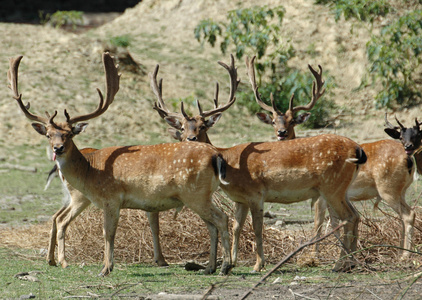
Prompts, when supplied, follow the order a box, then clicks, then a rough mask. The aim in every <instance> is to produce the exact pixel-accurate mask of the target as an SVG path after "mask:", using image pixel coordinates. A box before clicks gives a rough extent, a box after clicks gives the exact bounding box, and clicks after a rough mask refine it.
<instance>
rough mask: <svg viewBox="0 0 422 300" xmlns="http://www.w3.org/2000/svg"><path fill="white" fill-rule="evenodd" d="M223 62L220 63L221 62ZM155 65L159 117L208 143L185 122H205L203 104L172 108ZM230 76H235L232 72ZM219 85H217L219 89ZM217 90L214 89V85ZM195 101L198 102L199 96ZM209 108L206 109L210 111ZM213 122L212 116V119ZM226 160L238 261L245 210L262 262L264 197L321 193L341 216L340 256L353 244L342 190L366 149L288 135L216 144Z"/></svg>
mask: <svg viewBox="0 0 422 300" xmlns="http://www.w3.org/2000/svg"><path fill="white" fill-rule="evenodd" d="M220 64H221V63H220ZM229 70H231V71H229V73H230V74H236V73H237V72H236V68H235V67H234V59H233V57H231V65H230V67H229ZM157 71H158V67H157V68H156V69H155V71H154V73H153V74H152V75H151V86H152V89H153V91H154V93H155V95H156V98H157V100H158V103H156V104H155V106H154V109H156V110H157V111H158V113H159V115H160V116H161V117H162V118H166V117H168V116H172V117H173V118H177V119H178V120H177V123H176V122H168V120H167V119H166V121H167V122H168V123H169V125H170V126H172V127H173V128H174V129H176V130H178V131H179V134H177V135H173V137H177V138H178V139H179V140H182V141H185V140H190V141H195V142H206V143H210V140H209V138H208V136H207V132H206V131H207V129H208V128H209V127H207V126H206V125H205V126H197V125H196V126H193V128H192V127H190V126H187V125H186V124H188V121H189V120H194V119H195V120H198V119H199V120H201V124H208V123H207V120H206V118H205V117H204V113H203V111H202V109H201V106H200V105H198V108H199V115H198V116H196V117H190V116H188V115H187V114H186V113H184V112H183V106H182V115H178V114H175V113H172V112H170V111H169V110H168V109H167V108H166V106H165V103H164V101H163V98H162V79H160V80H159V81H157V78H156V76H157ZM233 77H234V76H233ZM233 77H232V76H231V80H230V81H231V85H230V97H229V101H228V102H227V104H226V105H224V106H223V107H222V108H225V109H227V108H228V106H229V104H230V105H231V103H232V102H233V101H234V92H235V89H236V87H237V84H236V85H235V83H237V82H238V80H237V79H234V78H233ZM217 90H218V89H217ZM216 95H218V92H217V91H216ZM217 99H218V96H215V100H214V111H216V112H215V113H216V114H217V113H221V110H219V111H217V107H218V101H217ZM198 103H199V102H198ZM212 115H213V114H212V111H210V112H209V113H207V114H206V116H207V117H210V118H211V116H212ZM211 123H213V122H211ZM217 149H218V151H219V152H220V153H221V155H222V156H223V158H224V160H225V161H226V163H227V166H226V180H227V181H228V182H230V184H229V185H221V188H222V190H223V191H224V192H225V193H226V194H227V195H228V196H229V198H230V199H231V200H233V201H234V202H235V223H234V227H233V232H234V238H233V243H232V259H233V262H234V263H236V261H237V256H238V244H239V238H240V232H241V229H242V227H243V225H244V222H245V220H246V216H247V213H248V210H250V211H251V214H252V223H253V228H254V233H255V239H256V245H257V247H256V248H257V258H256V264H255V266H254V271H260V270H261V269H262V268H263V266H264V263H265V259H264V251H263V240H262V226H263V206H264V203H265V202H276V203H286V204H287V203H293V202H298V201H304V200H307V199H309V198H312V197H320V196H321V197H323V198H324V199H325V200H326V201H327V203H328V205H329V206H330V207H331V208H332V210H333V213H334V214H335V215H336V216H338V218H339V219H340V220H342V221H344V222H345V227H344V232H345V234H344V239H343V243H344V246H345V247H344V249H342V251H341V254H340V255H341V257H342V256H343V255H346V256H347V254H348V253H349V252H350V251H354V250H355V249H356V241H357V240H356V238H357V235H358V220H359V216H358V215H357V213H356V211H355V209H354V208H353V206H352V205H351V204H350V203H349V201H348V199H347V197H346V191H347V188H348V187H349V185H350V184H351V182H352V181H353V179H354V178H355V176H356V174H357V172H358V169H359V166H360V165H361V164H363V163H365V161H366V156H365V152H364V151H362V148H361V147H360V146H359V145H357V144H356V143H355V142H353V141H351V140H350V139H348V138H345V137H341V136H337V135H321V136H318V137H312V138H306V139H297V140H291V141H286V142H285V143H278V142H269V143H245V144H240V145H237V146H234V147H231V148H217ZM353 265H354V261H353V259H351V258H347V259H344V260H339V261H338V263H337V264H336V266H335V267H334V270H336V271H343V270H348V269H350V268H351V267H352V266H353Z"/></svg>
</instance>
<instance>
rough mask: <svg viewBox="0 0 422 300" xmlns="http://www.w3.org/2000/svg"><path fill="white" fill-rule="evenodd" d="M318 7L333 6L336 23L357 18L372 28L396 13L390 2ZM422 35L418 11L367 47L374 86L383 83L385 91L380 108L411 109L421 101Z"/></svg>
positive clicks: (344, 1) (325, 0)
mask: <svg viewBox="0 0 422 300" xmlns="http://www.w3.org/2000/svg"><path fill="white" fill-rule="evenodd" d="M316 3H318V4H326V5H329V6H330V7H331V8H332V9H333V10H334V12H335V19H336V21H338V20H339V19H340V17H341V16H344V18H345V19H346V20H347V19H350V18H355V19H357V20H359V21H363V22H370V23H371V24H372V23H374V22H375V20H377V19H378V18H379V17H380V16H385V15H387V14H388V13H390V12H391V11H392V10H393V8H392V6H391V5H390V4H389V2H388V1H387V0H338V1H336V0H316ZM420 3H421V2H420V1H419V4H420ZM414 5H416V7H418V4H414ZM421 33H422V10H420V9H415V10H414V11H410V12H409V13H407V14H405V15H403V16H401V17H399V18H398V19H397V18H396V19H393V20H392V21H391V22H390V23H389V24H388V25H387V26H385V27H384V28H382V29H381V32H380V33H379V34H372V35H371V39H370V41H369V42H368V43H367V45H366V53H367V56H368V60H369V62H370V64H371V65H370V68H369V74H370V78H371V80H372V83H378V82H379V83H381V85H382V87H383V89H382V90H381V91H380V92H378V94H377V95H376V97H375V105H376V107H377V108H382V107H387V108H394V107H397V106H411V105H416V104H418V103H419V102H420V101H421V92H420V88H421V86H420V81H421V80H422V78H421V70H420V69H421V52H422V38H421ZM365 81H366V80H365V79H364V80H363V82H362V85H364V84H365Z"/></svg>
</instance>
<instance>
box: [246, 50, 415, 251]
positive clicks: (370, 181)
mask: <svg viewBox="0 0 422 300" xmlns="http://www.w3.org/2000/svg"><path fill="white" fill-rule="evenodd" d="M246 67H247V72H248V76H249V80H250V82H251V87H252V90H253V91H254V94H255V99H256V101H257V102H258V103H263V101H262V99H261V96H260V94H259V91H258V87H257V85H256V80H255V71H254V57H253V58H252V59H250V60H249V59H248V58H247V59H246ZM309 69H310V70H311V72H312V74H313V76H314V77H315V81H314V82H313V85H312V98H311V101H310V103H309V104H308V105H306V106H305V107H300V106H299V109H298V107H295V109H294V110H292V109H291V107H293V98H294V97H293V96H292V97H291V99H290V105H289V107H290V108H289V110H288V111H287V112H286V113H285V114H284V115H285V116H291V113H290V112H291V111H297V110H301V109H303V108H305V109H308V108H309V109H310V108H312V107H313V106H314V105H315V103H316V101H317V100H318V99H319V98H320V97H321V96H322V95H323V94H324V92H325V90H322V87H323V85H324V81H323V80H322V68H321V66H319V69H320V71H319V72H316V71H315V70H314V69H313V68H312V67H311V66H309ZM271 101H272V103H273V105H272V106H273V107H275V104H274V102H273V99H271ZM260 105H261V107H262V108H264V109H266V110H268V106H267V107H266V106H264V105H262V104H260ZM270 111H272V112H273V111H274V109H272V110H270ZM273 115H275V113H274V112H273ZM277 115H283V114H282V113H277ZM278 120H279V122H272V126H273V127H274V130H275V132H276V135H277V137H278V139H279V140H288V139H294V138H295V137H296V135H295V132H294V126H292V125H291V124H292V122H288V120H291V118H290V119H289V118H286V117H284V118H279V119H278ZM293 124H295V122H293ZM391 126H392V125H391ZM417 126H419V123H417ZM392 127H393V128H394V126H392ZM386 130H387V129H386ZM396 130H397V128H395V129H390V131H389V132H390V133H392V135H391V136H393V135H395V136H396V138H400V136H402V141H403V145H404V146H405V148H406V147H407V149H408V150H409V151H413V150H414V144H413V143H411V142H410V141H412V140H414V139H415V138H416V139H418V138H419V141H420V135H419V136H418V135H417V134H416V130H415V129H413V130H410V129H409V130H405V129H403V126H401V134H400V133H397V132H396ZM280 131H283V132H284V131H285V133H284V135H283V136H284V137H285V138H284V139H280V138H279V134H278V132H280ZM387 133H388V132H387ZM419 134H420V132H419ZM404 140H406V142H404ZM361 147H362V149H363V151H365V153H366V155H367V158H368V160H367V162H366V164H364V165H363V166H362V167H361V169H360V171H359V174H358V176H357V178H356V179H355V181H354V182H353V183H352V184H351V186H350V188H349V190H348V193H347V194H348V197H349V199H350V200H351V201H364V200H370V199H373V198H377V200H376V204H375V207H376V206H377V205H378V203H379V202H380V201H381V200H383V201H384V202H385V203H387V204H388V205H389V206H390V207H391V208H392V209H394V211H395V212H396V213H397V214H398V215H399V217H400V219H401V221H402V224H403V230H402V235H401V246H402V247H404V248H405V249H410V248H411V243H412V236H413V226H414V222H415V213H414V211H413V210H412V209H411V208H410V207H409V205H408V204H407V203H406V199H405V194H406V190H407V189H408V187H409V186H410V184H411V183H412V181H413V173H414V171H415V170H414V169H415V168H414V165H413V163H412V160H411V159H410V157H409V156H408V154H410V152H408V153H407V154H406V152H405V151H403V147H402V146H401V145H400V143H397V142H395V141H391V140H381V141H377V142H373V143H365V144H361ZM313 202H314V203H315V205H314V207H315V225H314V226H315V227H314V230H315V232H316V233H317V236H319V235H320V234H321V230H322V224H323V222H324V218H325V211H326V208H327V205H326V203H325V202H324V201H323V200H321V199H320V200H318V201H317V199H316V198H314V199H313ZM332 222H334V223H336V220H335V219H333V218H332ZM333 226H334V225H333ZM314 251H317V246H315V248H314ZM408 254H409V252H407V251H404V252H403V256H404V257H406V256H407V255H408Z"/></svg>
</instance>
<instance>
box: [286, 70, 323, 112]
mask: <svg viewBox="0 0 422 300" xmlns="http://www.w3.org/2000/svg"><path fill="white" fill-rule="evenodd" d="M308 68H309V70H310V71H311V73H312V75H314V77H315V81H314V82H312V98H311V101H310V102H309V103H308V104H307V105H302V106H296V107H293V97H292V98H291V99H290V103H289V109H290V110H291V111H292V112H293V113H295V112H297V111H299V110H311V109H312V108H313V107H314V105H315V103H316V102H317V100H318V99H319V98H321V96H322V95H323V94H324V93H325V88H324V89H322V86H323V85H324V83H325V81H324V80H322V68H321V66H320V65H318V68H319V72H317V71H315V70H314V69H313V68H312V67H311V65H308Z"/></svg>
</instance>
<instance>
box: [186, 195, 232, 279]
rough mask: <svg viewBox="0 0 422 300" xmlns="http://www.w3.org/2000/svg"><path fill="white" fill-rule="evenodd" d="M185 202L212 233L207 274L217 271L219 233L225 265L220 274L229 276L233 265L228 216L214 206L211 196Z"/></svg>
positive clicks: (197, 197)
mask: <svg viewBox="0 0 422 300" xmlns="http://www.w3.org/2000/svg"><path fill="white" fill-rule="evenodd" d="M201 199H202V201H201ZM184 200H185V201H184V204H185V205H186V206H187V207H189V208H190V209H192V210H193V211H194V212H196V213H197V214H198V215H199V216H200V217H201V219H202V220H204V221H205V223H206V224H207V227H208V230H209V232H210V237H211V250H210V259H209V265H208V267H207V269H206V270H205V273H206V274H210V273H213V272H215V270H216V267H217V243H218V233H220V235H221V245H222V247H223V264H222V266H221V271H220V274H222V275H226V274H228V273H229V271H230V270H231V268H232V267H233V265H232V259H231V253H230V235H229V230H228V217H227V215H226V214H225V213H224V212H222V211H221V210H220V209H219V208H217V207H216V206H215V205H214V203H213V202H212V200H211V194H210V195H206V196H204V197H199V196H198V195H196V197H195V199H194V201H193V200H191V201H188V200H186V199H184Z"/></svg>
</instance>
